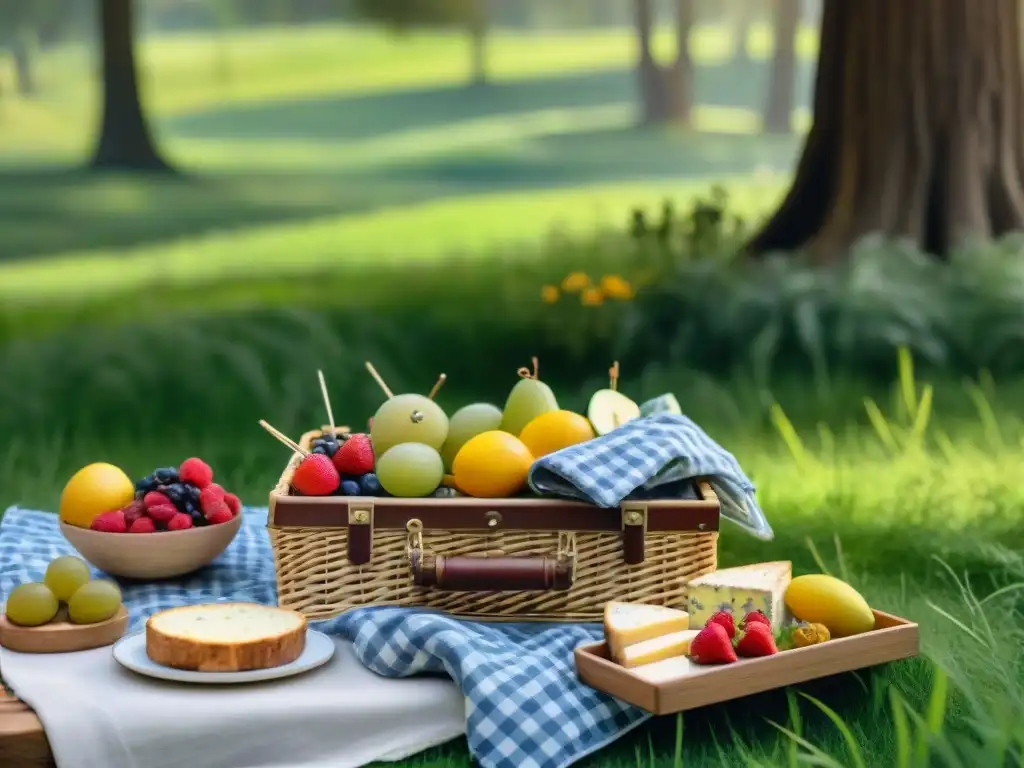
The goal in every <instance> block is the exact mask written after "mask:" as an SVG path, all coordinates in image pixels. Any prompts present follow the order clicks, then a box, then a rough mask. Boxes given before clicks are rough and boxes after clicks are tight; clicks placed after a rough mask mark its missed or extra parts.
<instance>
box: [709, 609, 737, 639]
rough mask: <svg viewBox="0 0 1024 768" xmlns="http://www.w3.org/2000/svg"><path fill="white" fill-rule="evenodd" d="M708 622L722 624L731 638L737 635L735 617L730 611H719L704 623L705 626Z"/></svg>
mask: <svg viewBox="0 0 1024 768" xmlns="http://www.w3.org/2000/svg"><path fill="white" fill-rule="evenodd" d="M708 624H719V625H721V627H722V629H724V630H725V632H726V634H728V635H729V639H730V640H732V639H733V638H734V637H736V622H735V620H734V619H733V617H732V614H731V613H729V612H728V611H718V613H715V614H714V615H712V617H711V618H710V619H708V620H707V621H706V622H705V623H704V626H705V627H706V626H707V625H708Z"/></svg>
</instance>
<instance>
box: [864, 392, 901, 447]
mask: <svg viewBox="0 0 1024 768" xmlns="http://www.w3.org/2000/svg"><path fill="white" fill-rule="evenodd" d="M864 410H865V411H867V414H868V421H870V422H871V426H872V428H873V429H874V430H875V434H877V435H878V439H879V440H881V441H882V445H884V446H885V447H886V449H887V450H888V451H889V452H890V453H891V454H893V455H896V454H898V453H899V452H900V446H899V443H898V442H897V441H896V436H895V435H894V434H893V432H892V429H891V428H890V427H889V422H888V421H886V420H885V416H883V415H882V409H881V408H879V407H878V404H877V403H876V402H875V401H874V400H872V399H871V398H870V397H865V398H864Z"/></svg>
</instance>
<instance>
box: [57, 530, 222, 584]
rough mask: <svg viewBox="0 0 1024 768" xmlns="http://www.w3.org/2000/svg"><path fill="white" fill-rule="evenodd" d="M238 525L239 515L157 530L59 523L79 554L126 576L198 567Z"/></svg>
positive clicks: (168, 575)
mask: <svg viewBox="0 0 1024 768" xmlns="http://www.w3.org/2000/svg"><path fill="white" fill-rule="evenodd" d="M241 527H242V515H241V514H238V515H235V517H234V518H232V520H231V521H229V522H227V523H218V524H217V525H207V526H203V527H202V528H189V529H187V530H184V531H158V532H156V533H104V532H103V531H94V530H91V529H89V528H78V527H76V526H74V525H68V524H67V523H65V522H64V521H61V523H60V529H61V532H62V533H63V534H64V537H65V538H66V539H67V540H68V541H70V542H71V544H72V546H74V548H75V549H77V550H78V553H79V554H80V555H81V556H82V557H84V558H85V559H86V560H88V561H89V562H90V563H92V564H93V565H94V566H96V567H97V568H99V569H100V570H101V571H106V572H107V573H109V574H111V575H112V576H122V577H124V578H126V579H169V578H172V577H174V576H182V575H184V574H186V573H191V572H192V571H196V570H199V569H200V568H202V567H203V566H204V565H209V563H210V562H211V561H212V560H213V559H214V558H215V557H217V555H219V554H220V553H221V552H223V551H224V550H225V549H227V548H228V544H230V543H231V541H232V540H233V539H234V538H235V535H236V534H237V533H238V531H239V529H240V528H241Z"/></svg>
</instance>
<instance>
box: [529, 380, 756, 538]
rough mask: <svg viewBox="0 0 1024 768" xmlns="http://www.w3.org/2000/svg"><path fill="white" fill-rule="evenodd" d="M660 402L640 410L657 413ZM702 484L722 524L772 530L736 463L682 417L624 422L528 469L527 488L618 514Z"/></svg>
mask: <svg viewBox="0 0 1024 768" xmlns="http://www.w3.org/2000/svg"><path fill="white" fill-rule="evenodd" d="M659 400H660V398H656V399H655V400H652V401H650V402H649V403H645V404H644V405H643V406H642V408H644V409H647V410H651V409H654V410H656V404H657V402H658V401H659ZM696 477H706V478H707V479H708V482H709V483H710V485H711V487H712V488H714V490H715V493H717V494H718V498H719V503H720V504H721V514H722V517H724V518H726V519H727V520H731V521H732V522H734V523H736V524H737V525H739V526H740V527H741V528H743V529H744V530H745V531H747V532H748V533H751V534H753V535H754V536H756V537H758V538H759V539H764V540H770V539H772V538H773V536H774V534H773V533H772V528H771V526H770V525H769V524H768V521H767V519H765V516H764V513H763V512H762V511H761V508H760V506H758V504H757V499H756V498H755V496H754V485H753V483H751V482H750V480H749V479H748V478H747V476H746V474H745V473H744V472H743V469H742V468H741V467H740V465H739V462H738V461H736V458H735V457H734V456H733V455H732V454H731V453H729V452H728V451H727V450H725V449H724V448H722V446H720V445H719V444H718V443H716V442H715V441H714V440H712V439H711V438H710V437H709V436H708V434H707V433H706V432H705V431H704V430H703V429H701V428H700V427H699V426H697V424H695V423H694V422H693V421H692V420H690V419H688V418H687V417H686V416H682V415H679V414H675V413H657V412H656V413H654V414H653V415H651V416H645V417H643V418H639V419H634V420H633V421H629V422H626V423H625V424H623V425H622V426H621V427H619V428H618V429H615V430H613V431H611V432H609V433H608V434H607V435H603V436H601V437H599V438H597V439H595V440H588V441H587V442H585V443H579V444H578V445H573V446H570V447H568V448H563V449H562V450H560V451H556V452H555V453H550V454H548V455H547V456H544V457H542V458H540V459H538V460H537V461H536V462H534V464H533V466H532V467H531V468H530V475H529V483H530V487H531V488H532V489H533V491H534V492H535V493H539V494H542V495H550V496H561V497H565V498H573V499H580V500H582V501H588V502H590V503H591V504H596V505H597V506H599V507H617V506H618V505H619V504H620V503H621V502H622V501H623V500H624V499H626V498H637V497H643V498H652V497H654V498H662V499H664V498H673V497H684V496H689V495H692V492H693V491H692V484H691V483H688V482H686V481H688V480H692V479H693V478H696Z"/></svg>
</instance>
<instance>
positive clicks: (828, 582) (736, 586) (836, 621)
mask: <svg viewBox="0 0 1024 768" xmlns="http://www.w3.org/2000/svg"><path fill="white" fill-rule="evenodd" d="M604 630H605V641H604V642H602V643H597V644H594V645H585V646H581V647H579V648H577V649H576V652H575V658H576V670H577V674H578V676H579V678H580V680H581V681H582V682H583V683H585V684H587V685H589V686H590V687H592V688H596V689H597V690H600V691H604V692H605V693H609V694H611V695H613V696H615V697H617V698H619V699H622V700H623V701H627V702H629V703H630V704H633V705H635V706H637V707H640V708H641V709H645V710H647V711H648V712H651V713H653V714H656V715H665V714H671V713H674V712H682V711H684V710H688V709H696V708H698V707H703V706H707V705H709V704H717V703H720V702H724V701H729V700H732V699H738V698H742V697H744V696H749V695H752V694H755V693H762V692H764V691H768V690H772V689H775V688H783V687H786V686H789V685H795V684H798V683H804V682H807V681H809V680H814V679H817V678H821V677H828V676H830V675H835V674H839V673H842V672H850V671H853V670H856V669H862V668H865V667H871V666H875V665H878V664H884V663H887V662H892V661H897V660H899V659H906V658H910V657H913V656H916V655H917V653H918V627H917V624H915V623H913V622H911V621H907V620H906V619H902V618H900V617H898V616H893V615H890V614H888V613H883V612H881V611H877V610H873V609H872V608H870V607H869V606H868V603H867V602H866V601H865V600H864V598H863V597H862V596H861V595H860V594H859V593H858V592H857V591H856V590H855V589H854V588H853V587H851V586H850V585H849V584H846V583H845V582H843V581H841V580H839V579H837V578H835V577H833V576H829V575H826V574H808V575H804V576H797V577H796V578H793V576H792V565H791V563H789V562H784V561H783V562H771V563H758V564H756V565H747V566H741V567H738V568H726V569H723V570H719V571H715V572H713V573H710V574H707V575H705V576H701V577H698V578H696V579H693V580H692V581H690V582H689V584H688V587H687V605H686V606H685V610H684V608H683V607H679V608H672V607H668V606H660V605H645V604H639V603H628V602H611V603H608V605H607V606H606V608H605V615H604Z"/></svg>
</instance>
